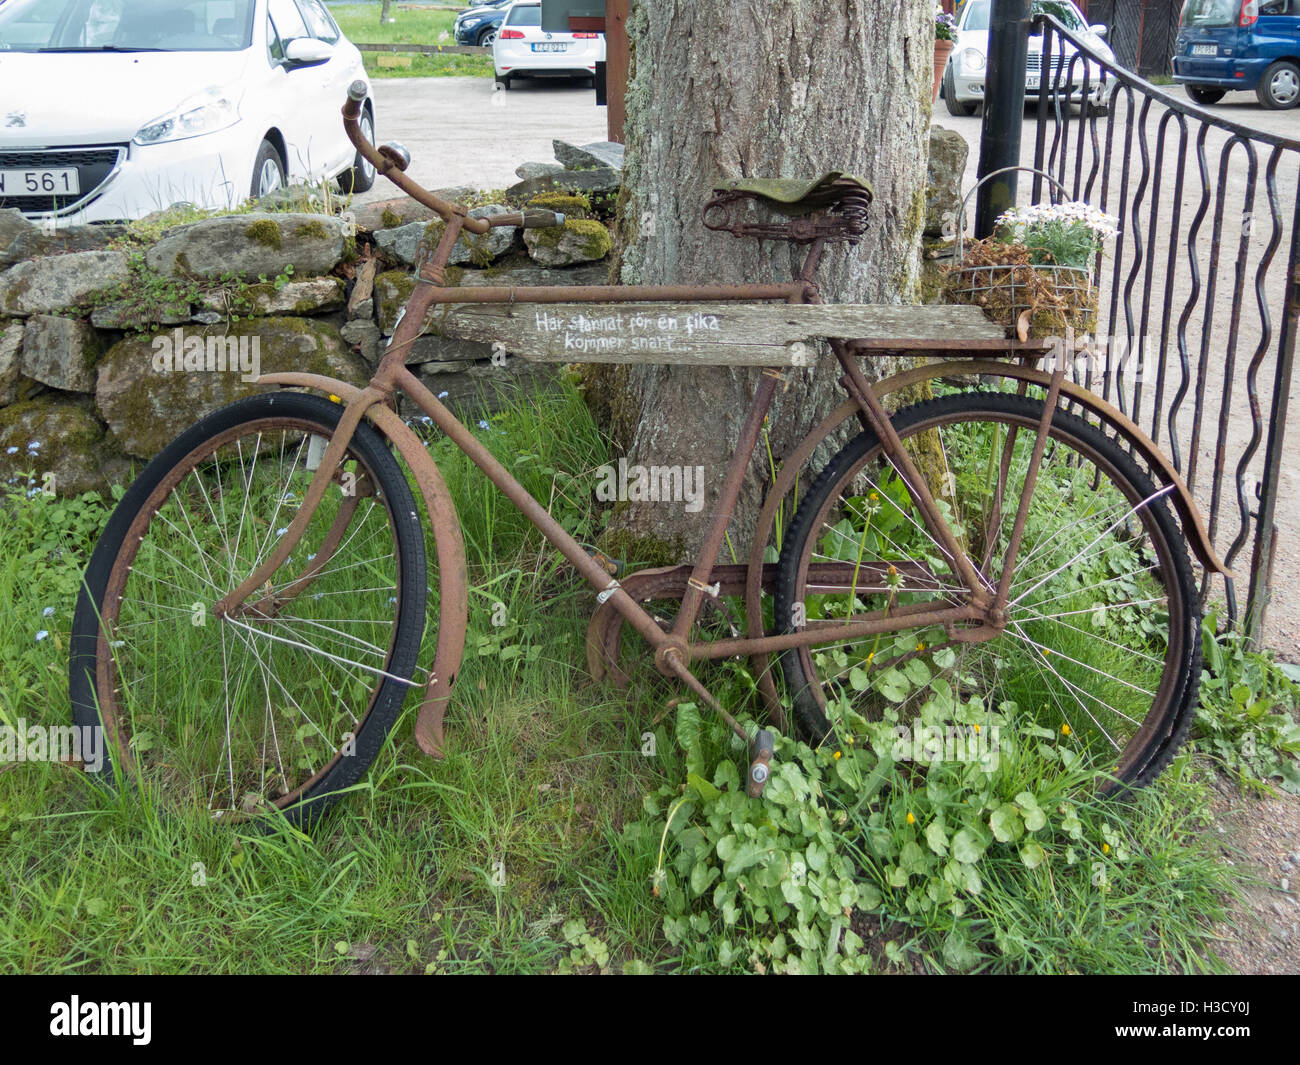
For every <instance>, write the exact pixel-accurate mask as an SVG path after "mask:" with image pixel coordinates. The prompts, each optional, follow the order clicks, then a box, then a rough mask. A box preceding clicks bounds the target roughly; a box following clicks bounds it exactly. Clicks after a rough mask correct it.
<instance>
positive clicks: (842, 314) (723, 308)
mask: <svg viewBox="0 0 1300 1065" xmlns="http://www.w3.org/2000/svg"><path fill="white" fill-rule="evenodd" d="M516 291H519V290H516ZM430 318H431V322H430V325H431V328H432V329H434V330H435V331H437V332H440V333H441V334H442V335H444V336H447V337H454V338H457V339H461V340H478V341H483V342H486V343H492V342H495V341H499V342H500V343H501V344H503V345H504V346H505V349H506V350H507V351H508V352H510V353H511V354H514V355H519V356H522V357H523V358H525V359H531V360H533V361H535V362H558V363H566V362H604V363H665V364H683V365H694V366H719V365H732V366H802V365H808V364H810V363H811V361H812V359H813V356H814V352H815V351H816V348H815V346H814V345H815V344H816V342H818V341H820V340H822V339H823V338H825V337H845V338H854V337H866V338H873V339H881V338H889V339H891V340H896V341H899V342H901V343H902V344H903V345H904V346H908V347H915V346H916V345H917V342H921V343H922V344H924V343H930V342H932V343H933V344H934V345H935V346H936V347H946V348H952V347H953V346H954V345H955V346H957V347H960V345H961V341H962V340H986V341H987V340H1004V339H1005V337H1006V334H1005V332H1004V330H1003V329H1002V327H1001V326H999V325H997V324H996V323H994V322H990V321H989V320H988V319H987V318H986V317H985V316H984V312H983V311H981V310H980V309H979V308H978V307H963V306H951V305H944V304H933V305H924V306H899V305H895V304H857V303H853V304H790V303H758V304H755V303H513V304H493V303H468V304H450V305H448V308H447V312H446V314H445V315H443V314H442V313H440V312H439V311H438V310H434V311H433V313H432V314H431V316H430Z"/></svg>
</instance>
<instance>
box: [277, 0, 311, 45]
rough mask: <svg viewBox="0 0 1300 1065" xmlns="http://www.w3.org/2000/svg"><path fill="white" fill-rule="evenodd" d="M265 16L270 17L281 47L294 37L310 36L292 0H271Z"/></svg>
mask: <svg viewBox="0 0 1300 1065" xmlns="http://www.w3.org/2000/svg"><path fill="white" fill-rule="evenodd" d="M267 14H269V15H270V16H271V25H272V26H273V27H274V28H275V35H276V36H277V37H279V38H280V44H281V45H285V44H288V43H289V42H290V41H292V40H293V39H294V38H295V37H310V36H311V34H310V33H308V32H307V24H306V23H305V22H303V20H302V12H300V11H299V10H298V5H297V4H295V3H294V2H293V0H271V3H270V4H269V5H268V7H267ZM282 54H283V53H282ZM276 58H279V56H277V57H276Z"/></svg>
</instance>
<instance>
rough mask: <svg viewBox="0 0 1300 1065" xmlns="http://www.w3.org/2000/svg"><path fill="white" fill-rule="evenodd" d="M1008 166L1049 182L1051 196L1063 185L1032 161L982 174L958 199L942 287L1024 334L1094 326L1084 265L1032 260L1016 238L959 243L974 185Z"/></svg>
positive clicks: (1092, 295)
mask: <svg viewBox="0 0 1300 1065" xmlns="http://www.w3.org/2000/svg"><path fill="white" fill-rule="evenodd" d="M1008 170H1027V171H1030V172H1031V173H1035V174H1039V175H1041V176H1042V177H1044V178H1046V179H1047V180H1048V182H1050V184H1051V185H1052V186H1053V188H1052V192H1051V194H1052V197H1053V199H1052V202H1053V203H1057V202H1059V201H1058V199H1057V194H1058V190H1059V192H1060V193H1064V192H1065V189H1064V187H1063V186H1062V185H1061V184H1060V182H1058V181H1056V180H1055V179H1054V178H1053V177H1052V176H1051V175H1050V174H1046V173H1043V171H1041V170H1035V169H1033V168H1032V167H1006V168H1004V169H1003V170H996V171H994V172H993V173H991V174H988V175H986V176H985V177H983V178H982V179H981V180H980V181H979V182H977V183H976V184H975V187H974V188H972V189H971V191H970V192H968V193H967V194H966V196H965V198H964V199H963V200H962V203H961V211H960V212H959V214H958V217H957V249H956V250H957V265H956V266H953V267H951V268H950V269H949V270H948V274H947V282H946V285H945V291H946V294H947V296H948V298H949V299H950V300H951V301H952V302H954V303H967V304H973V305H975V306H978V307H980V308H982V309H983V310H984V312H985V313H986V314H987V315H988V316H989V317H990V318H992V319H993V320H994V321H996V322H998V323H999V324H1001V325H1004V326H1006V327H1007V328H1008V329H1014V330H1016V332H1017V334H1018V335H1019V336H1020V338H1021V339H1022V340H1028V339H1029V338H1030V337H1039V338H1044V337H1051V336H1063V335H1064V334H1065V332H1066V331H1067V330H1069V329H1073V330H1074V332H1075V333H1092V332H1093V331H1095V329H1096V326H1097V313H1098V302H1099V301H1098V294H1097V290H1096V287H1095V286H1094V285H1093V283H1092V278H1091V275H1090V271H1088V270H1086V269H1081V268H1079V267H1075V266H1057V265H1051V264H1041V263H1033V262H1032V261H1031V257H1030V252H1029V249H1028V248H1026V247H1024V246H1023V245H1019V244H1007V243H1003V242H1001V241H997V240H981V241H974V242H972V243H971V245H970V246H969V248H968V247H967V246H966V244H965V239H964V237H965V228H966V205H967V204H968V203H969V202H970V198H971V196H973V195H974V194H975V193H976V191H978V189H979V187H980V185H982V184H983V183H984V182H985V181H988V180H989V179H990V178H993V177H997V176H998V175H999V174H1003V173H1006V171H1008Z"/></svg>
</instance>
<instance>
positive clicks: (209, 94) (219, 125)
mask: <svg viewBox="0 0 1300 1065" xmlns="http://www.w3.org/2000/svg"><path fill="white" fill-rule="evenodd" d="M238 121H239V107H238V106H237V105H236V103H235V101H234V100H232V99H231V98H230V97H229V96H228V95H227V94H225V93H224V92H223V91H222V90H221V89H220V88H217V87H216V86H213V87H212V88H210V89H207V90H206V91H204V92H201V93H199V94H198V95H196V96H191V97H190V98H189V99H188V100H185V101H183V102H182V103H181V104H179V105H178V106H177V107H175V108H173V109H172V110H171V111H168V112H167V113H166V114H165V115H160V116H159V117H157V118H155V119H153V120H152V121H150V122H146V123H145V124H144V125H143V126H141V127H140V129H139V130H138V131H137V132H136V135H135V136H134V137H132V138H131V139H132V140H133V141H134V142H135V143H136V144H161V143H163V142H164V141H181V140H185V139H186V138H187V137H201V136H202V135H203V134H205V133H216V132H217V130H221V129H226V128H227V127H229V126H233V125H234V124H235V123H236V122H238Z"/></svg>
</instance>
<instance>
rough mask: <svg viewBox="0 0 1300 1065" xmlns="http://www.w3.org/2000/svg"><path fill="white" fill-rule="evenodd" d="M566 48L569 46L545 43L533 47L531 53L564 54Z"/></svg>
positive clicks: (550, 42)
mask: <svg viewBox="0 0 1300 1065" xmlns="http://www.w3.org/2000/svg"><path fill="white" fill-rule="evenodd" d="M568 47H569V46H568V45H567V44H559V43H558V42H552V41H545V42H543V43H541V44H535V45H533V51H534V52H564V51H567V50H568Z"/></svg>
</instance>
